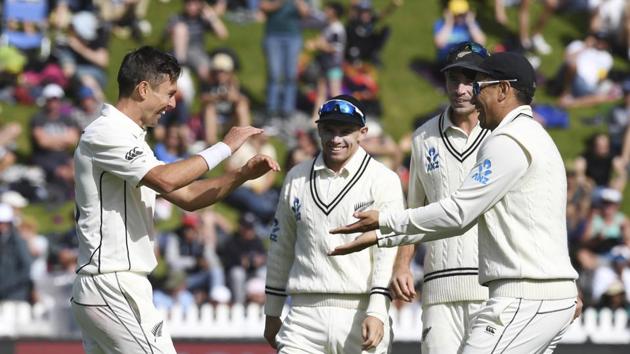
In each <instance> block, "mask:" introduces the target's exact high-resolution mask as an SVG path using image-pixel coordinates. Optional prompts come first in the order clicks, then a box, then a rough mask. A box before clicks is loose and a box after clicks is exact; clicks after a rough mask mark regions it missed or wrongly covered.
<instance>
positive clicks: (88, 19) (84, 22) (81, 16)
mask: <svg viewBox="0 0 630 354" xmlns="http://www.w3.org/2000/svg"><path fill="white" fill-rule="evenodd" d="M72 28H73V29H74V32H76V34H77V35H79V37H81V38H83V39H85V40H87V41H93V40H95V39H96V31H97V30H98V19H97V18H96V16H94V14H92V13H91V12H87V11H81V12H77V13H76V14H74V16H72Z"/></svg>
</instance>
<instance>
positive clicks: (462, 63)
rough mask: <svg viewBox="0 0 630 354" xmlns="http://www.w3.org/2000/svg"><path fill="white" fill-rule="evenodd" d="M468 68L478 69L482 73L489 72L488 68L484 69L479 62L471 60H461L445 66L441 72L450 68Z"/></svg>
mask: <svg viewBox="0 0 630 354" xmlns="http://www.w3.org/2000/svg"><path fill="white" fill-rule="evenodd" d="M456 68H457V69H468V70H472V71H478V72H480V73H484V74H489V72H488V70H485V69H482V68H481V67H480V66H479V65H478V64H475V63H472V62H469V61H460V62H457V63H453V64H450V65H447V66H445V67H443V68H442V69H441V70H440V72H445V71H447V70H450V69H456Z"/></svg>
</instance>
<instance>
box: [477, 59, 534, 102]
mask: <svg viewBox="0 0 630 354" xmlns="http://www.w3.org/2000/svg"><path fill="white" fill-rule="evenodd" d="M473 70H475V71H478V72H482V73H484V74H487V75H488V76H490V77H491V78H493V79H495V80H514V79H516V81H514V82H510V85H511V86H512V87H514V88H516V89H518V90H519V91H521V92H523V93H525V94H527V95H529V96H530V97H533V96H534V92H536V72H535V71H534V68H533V67H532V64H530V62H529V60H527V58H525V56H523V55H522V54H519V53H514V52H502V53H497V54H493V55H491V56H489V57H487V58H486V59H484V61H483V62H482V63H481V64H480V65H479V66H478V67H476V68H473Z"/></svg>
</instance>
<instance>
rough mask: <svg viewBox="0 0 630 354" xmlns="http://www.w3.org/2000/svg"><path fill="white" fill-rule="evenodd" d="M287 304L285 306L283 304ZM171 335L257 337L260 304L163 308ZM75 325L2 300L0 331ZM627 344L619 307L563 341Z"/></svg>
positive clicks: (411, 326)
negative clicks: (191, 308) (186, 310)
mask: <svg viewBox="0 0 630 354" xmlns="http://www.w3.org/2000/svg"><path fill="white" fill-rule="evenodd" d="M285 310H286V309H285ZM164 315H165V316H166V318H168V324H169V328H170V331H171V334H172V336H173V337H174V338H244V339H261V338H262V333H263V328H264V315H263V311H262V307H260V306H259V305H253V304H252V305H249V306H246V307H243V306H240V305H234V306H227V305H218V306H211V305H208V304H206V305H203V306H201V308H200V309H197V308H193V310H189V311H188V312H184V311H182V310H181V309H180V308H174V309H172V310H171V311H170V312H165V313H164ZM391 316H392V320H393V326H394V328H393V329H394V336H395V340H396V341H419V340H420V334H421V328H422V324H421V320H420V318H421V317H420V316H421V310H420V307H419V306H417V305H410V306H406V307H403V308H402V309H401V310H396V309H392V311H391ZM78 335H79V332H78V329H77V328H76V325H74V324H73V321H72V320H71V314H70V308H69V304H68V305H67V306H46V305H43V304H35V305H32V306H31V305H29V304H28V303H24V302H3V303H0V337H13V338H16V337H48V338H57V337H65V338H67V337H77V336H78ZM587 341H590V342H592V343H596V344H630V328H629V327H628V315H627V313H626V312H625V311H623V310H618V311H615V312H613V311H611V310H609V309H603V310H600V311H597V310H595V309H592V308H588V309H586V310H584V313H583V314H582V317H580V319H578V320H576V321H575V322H574V323H573V324H572V325H571V327H570V328H569V330H568V331H567V333H566V334H565V335H564V337H563V339H562V342H563V343H574V344H577V343H585V342H587Z"/></svg>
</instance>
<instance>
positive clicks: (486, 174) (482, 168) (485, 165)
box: [472, 159, 492, 184]
mask: <svg viewBox="0 0 630 354" xmlns="http://www.w3.org/2000/svg"><path fill="white" fill-rule="evenodd" d="M491 167H492V163H491V162H490V160H488V159H485V160H483V162H482V163H480V164H479V166H478V167H477V172H475V174H473V176H472V179H473V180H475V181H477V182H479V183H481V184H488V181H489V180H490V174H492V169H491Z"/></svg>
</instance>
